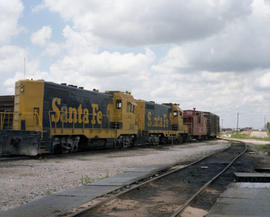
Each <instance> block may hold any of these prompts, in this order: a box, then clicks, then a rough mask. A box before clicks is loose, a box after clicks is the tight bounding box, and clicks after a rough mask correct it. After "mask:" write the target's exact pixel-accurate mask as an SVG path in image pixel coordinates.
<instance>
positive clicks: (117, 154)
mask: <svg viewBox="0 0 270 217" xmlns="http://www.w3.org/2000/svg"><path fill="white" fill-rule="evenodd" d="M228 145H229V144H228V143H227V142H224V141H220V140H212V141H206V142H199V143H187V144H182V145H170V146H158V147H153V146H152V147H136V148H131V149H127V150H116V149H115V150H99V151H94V150H93V151H89V152H82V153H74V154H67V155H64V154H63V155H56V156H45V157H44V156H42V157H41V158H39V159H27V160H13V161H8V162H6V161H0V174H1V175H0V186H1V187H0V211H1V210H8V209H11V208H14V207H17V206H22V205H24V204H27V203H29V202H31V201H34V200H37V199H39V198H41V197H44V196H49V195H51V194H54V193H59V192H62V191H66V190H69V189H72V188H76V187H79V186H81V185H82V184H88V183H93V182H96V181H98V180H103V179H104V178H108V177H111V176H115V175H118V174H121V173H124V172H127V171H132V170H133V168H136V169H138V168H141V169H142V168H145V167H155V166H158V165H160V164H173V163H176V162H184V161H188V160H195V159H198V158H200V157H203V156H205V155H208V154H211V153H213V152H216V151H219V150H221V149H224V148H226V147H228ZM142 170H143V169H142ZM114 181H115V180H114ZM102 182H103V181H102ZM115 183H116V182H115Z"/></svg>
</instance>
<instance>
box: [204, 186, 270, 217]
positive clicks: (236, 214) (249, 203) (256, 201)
mask: <svg viewBox="0 0 270 217" xmlns="http://www.w3.org/2000/svg"><path fill="white" fill-rule="evenodd" d="M269 198H270V183H233V184H230V185H229V187H228V189H227V190H226V191H225V192H224V193H223V194H222V195H221V196H220V197H219V198H218V200H217V202H216V203H215V205H214V206H213V207H212V208H211V210H210V211H209V214H208V215H207V217H217V216H218V217H225V216H226V217H269V216H270V206H269Z"/></svg>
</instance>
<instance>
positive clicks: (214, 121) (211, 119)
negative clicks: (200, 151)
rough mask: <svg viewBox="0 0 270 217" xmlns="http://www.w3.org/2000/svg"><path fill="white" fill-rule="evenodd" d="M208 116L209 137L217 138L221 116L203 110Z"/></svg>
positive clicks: (206, 116)
mask: <svg viewBox="0 0 270 217" xmlns="http://www.w3.org/2000/svg"><path fill="white" fill-rule="evenodd" d="M203 115H204V117H205V118H206V128H207V137H208V138H216V137H217V136H218V135H219V131H220V127H219V116H217V115H215V114H213V113H211V112H203Z"/></svg>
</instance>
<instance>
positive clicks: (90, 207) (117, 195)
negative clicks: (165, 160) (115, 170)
mask: <svg viewBox="0 0 270 217" xmlns="http://www.w3.org/2000/svg"><path fill="white" fill-rule="evenodd" d="M230 147H231V145H230V146H229V147H228V148H225V149H223V150H221V151H218V152H214V153H212V154H210V155H208V156H205V157H202V158H200V159H199V160H197V161H194V162H192V163H190V164H187V165H185V166H183V167H181V168H178V169H173V170H170V171H168V172H165V173H163V174H161V175H159V176H156V177H154V178H150V179H148V180H147V181H144V182H142V183H139V184H134V183H131V184H129V185H125V186H122V187H120V188H118V189H116V190H114V191H112V192H109V193H108V194H110V193H113V192H115V191H119V190H121V189H124V188H127V187H129V186H131V185H135V186H133V187H130V188H128V189H126V190H123V191H121V192H119V193H117V194H114V195H113V196H111V197H109V198H107V199H105V200H102V201H100V202H97V203H96V204H93V205H90V206H88V207H86V208H83V209H81V210H79V211H75V212H74V213H72V214H70V215H67V217H76V216H79V215H81V214H84V213H86V212H88V211H90V210H91V209H94V208H97V207H100V206H102V205H103V204H105V203H107V202H109V201H111V200H113V199H114V198H117V197H119V196H121V195H124V194H126V193H128V192H130V191H132V190H134V189H136V188H139V187H141V186H143V185H145V184H147V183H150V182H153V181H155V180H158V179H161V178H163V177H165V176H168V175H170V174H172V173H176V172H178V171H180V170H184V169H186V168H188V167H190V166H192V165H195V164H197V163H200V162H201V161H203V160H205V159H207V158H209V157H211V156H213V155H215V154H218V153H222V152H224V151H226V150H228V149H229V148H230ZM177 165H179V163H177V164H174V165H172V166H170V167H169V168H167V169H168V170H169V169H170V168H172V167H174V166H177ZM164 170H166V169H163V170H161V171H164ZM161 171H157V173H158V172H161ZM153 175H155V174H152V176H153ZM104 196H105V195H104ZM97 198H98V197H97ZM95 199H96V198H95ZM95 199H93V200H95ZM89 202H90V201H89ZM81 206H83V204H82V205H81ZM78 209H79V207H78ZM64 216H65V214H64Z"/></svg>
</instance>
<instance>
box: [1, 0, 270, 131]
mask: <svg viewBox="0 0 270 217" xmlns="http://www.w3.org/2000/svg"><path fill="white" fill-rule="evenodd" d="M24 59H25V62H26V73H25V75H24ZM0 75H1V76H0V94H1V95H3V94H13V92H14V82H15V81H16V80H19V79H24V78H27V79H30V78H33V79H44V80H49V81H53V82H58V83H60V82H66V83H68V84H75V85H78V86H84V87H85V88H87V89H93V88H97V89H99V90H100V91H105V90H112V89H113V90H123V91H125V90H129V91H131V92H132V94H133V96H134V97H135V98H141V99H146V100H153V101H156V102H158V103H162V102H176V103H179V104H180V105H181V107H182V108H183V109H191V108H193V107H196V108H197V109H199V110H207V111H211V112H214V113H216V114H218V115H220V117H221V119H223V126H224V127H235V126H236V113H237V112H239V113H240V127H245V126H252V127H255V128H261V127H262V126H263V124H264V118H265V119H266V120H268V121H270V0H237V1H236V0H200V1H198V0H189V1H186V0H169V1H168V0H147V1H145V0H136V1H134V0H103V1H100V0H76V1H74V0H8V1H4V0H0Z"/></svg>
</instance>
